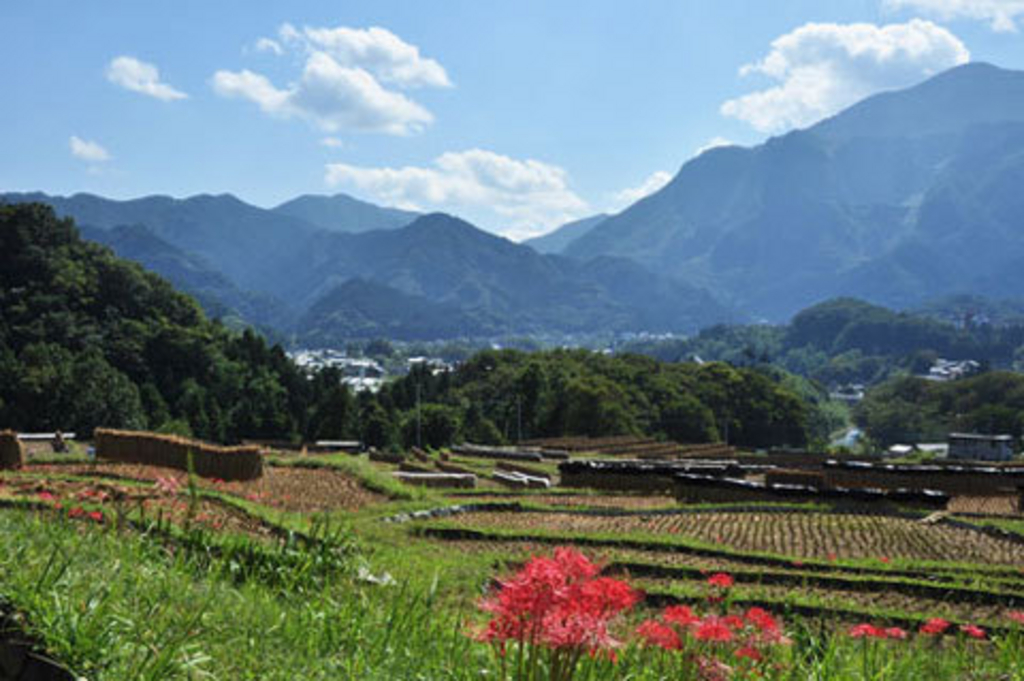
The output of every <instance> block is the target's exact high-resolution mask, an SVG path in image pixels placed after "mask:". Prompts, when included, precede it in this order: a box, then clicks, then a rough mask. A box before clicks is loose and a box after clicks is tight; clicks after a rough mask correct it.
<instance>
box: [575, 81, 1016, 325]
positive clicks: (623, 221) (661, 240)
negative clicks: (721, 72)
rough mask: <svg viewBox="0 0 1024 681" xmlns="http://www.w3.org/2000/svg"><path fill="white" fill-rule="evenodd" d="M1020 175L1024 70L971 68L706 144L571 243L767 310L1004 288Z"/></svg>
mask: <svg viewBox="0 0 1024 681" xmlns="http://www.w3.org/2000/svg"><path fill="white" fill-rule="evenodd" d="M1022 178H1024V73H1020V72H1013V71H1005V70H1002V69H998V68H996V67H993V66H989V65H984V64H970V65H967V66H964V67H959V68H956V69H952V70H950V71H947V72H945V73H943V74H940V75H938V76H936V77H934V78H932V79H931V80H929V81H926V82H925V83H922V84H921V85H918V86H916V87H913V88H909V89H907V90H903V91H897V92H889V93H883V94H880V95H876V96H874V97H870V98H868V99H866V100H864V101H862V102H860V103H859V104H856V105H854V106H853V107H850V108H849V109H847V110H846V111H844V112H841V113H839V114H837V115H836V116H834V117H832V118H830V119H827V120H825V121H822V122H821V123H819V124H818V125H816V126H813V127H811V128H809V129H807V130H801V131H795V132H791V133H788V134H786V135H783V136H781V137H777V138H773V139H770V140H768V141H767V142H766V143H764V144H762V145H759V146H756V147H753V148H741V147H726V148H716V149H711V150H709V151H707V152H705V153H704V154H702V155H700V156H699V157H697V158H695V159H693V160H691V161H689V162H688V163H686V164H685V165H684V166H683V167H682V169H681V170H680V171H679V173H678V174H677V175H676V177H675V178H674V179H673V180H672V181H671V182H670V183H669V184H668V185H667V186H666V187H665V188H663V189H662V190H660V191H659V192H657V193H655V194H654V195H652V196H649V197H647V198H645V199H643V200H641V201H639V202H638V203H636V204H634V205H633V206H631V207H630V208H628V209H626V210H625V211H623V212H622V213H620V214H618V215H615V216H612V217H610V218H608V219H607V220H605V221H603V222H602V223H601V224H599V225H598V226H597V227H595V228H594V229H593V230H591V231H590V232H589V233H587V234H585V235H584V236H582V237H580V238H579V239H577V240H575V241H573V242H572V243H571V244H570V245H569V246H568V247H567V248H566V251H565V252H566V254H568V255H571V256H574V257H581V258H592V257H594V256H597V255H601V254H607V255H617V256H623V257H628V258H632V259H635V260H637V261H638V262H640V263H641V264H643V265H645V266H647V267H649V268H650V269H652V270H653V271H655V272H658V273H661V274H664V275H668V276H676V277H679V278H681V279H683V280H685V281H689V282H691V283H693V284H695V285H698V286H701V287H706V288H708V289H709V290H711V291H713V292H715V293H716V294H718V295H721V296H723V297H724V298H725V299H726V300H728V301H730V302H731V303H733V304H734V305H735V306H736V307H738V308H740V309H742V310H744V311H747V312H750V313H753V314H757V315H765V316H768V317H770V318H774V319H782V318H785V317H788V316H789V315H790V314H792V313H793V312H795V311H796V310H798V309H800V308H801V307H804V306H806V305H807V304H810V303H813V302H815V301H817V300H821V299H823V298H826V297H829V296H835V295H857V296H862V297H865V298H868V299H870V300H873V301H875V302H879V303H883V304H887V305H894V306H906V305H912V304H915V303H919V302H921V301H922V300H924V299H927V298H931V297H935V296H937V295H944V294H948V293H952V292H958V291H968V292H977V293H984V294H986V295H996V296H1005V295H1012V294H1016V293H1017V292H1018V291H1019V290H1020V287H1021V286H1022V284H1020V283H1017V282H1015V281H1010V280H1008V279H1007V277H1006V276H1005V274H1006V273H1009V272H1010V271H1012V268H1013V263H1014V262H1017V261H1019V258H1020V257H1021V256H1022V255H1024V235H1022V234H1021V232H1020V230H1019V229H1014V226H1015V225H1016V224H1019V222H1020V219H1021V217H1022V216H1024V197H1022V196H1021V193H1020V192H1019V191H1017V190H1015V189H1014V187H1015V186H1020V179H1022ZM981 263H984V266H983V267H979V265H980V264H981Z"/></svg>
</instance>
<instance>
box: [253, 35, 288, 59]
mask: <svg viewBox="0 0 1024 681" xmlns="http://www.w3.org/2000/svg"><path fill="white" fill-rule="evenodd" d="M256 51H257V52H273V53H274V54H276V55H277V56H279V57H280V56H281V55H282V54H284V48H283V47H281V43H279V42H277V41H276V40H273V39H272V38H260V39H259V40H257V41H256Z"/></svg>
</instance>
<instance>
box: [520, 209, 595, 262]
mask: <svg viewBox="0 0 1024 681" xmlns="http://www.w3.org/2000/svg"><path fill="white" fill-rule="evenodd" d="M607 218H608V214H607V213H598V214H597V215H591V216H590V217H589V218H583V219H582V220H574V221H573V222H567V223H565V224H564V225H561V226H560V227H557V228H555V229H553V230H552V231H550V232H548V233H547V234H543V235H541V236H535V237H533V238H532V239H527V240H526V241H524V242H523V243H524V244H526V245H527V246H529V247H530V248H532V249H533V250H535V251H537V252H539V253H561V252H562V251H564V250H565V248H566V247H567V246H568V245H569V244H571V243H572V242H573V241H575V240H576V239H578V238H580V237H581V236H583V235H584V234H586V233H587V232H589V231H590V230H592V229H593V228H594V227H597V226H598V225H599V224H601V223H602V222H603V221H604V220H606V219H607Z"/></svg>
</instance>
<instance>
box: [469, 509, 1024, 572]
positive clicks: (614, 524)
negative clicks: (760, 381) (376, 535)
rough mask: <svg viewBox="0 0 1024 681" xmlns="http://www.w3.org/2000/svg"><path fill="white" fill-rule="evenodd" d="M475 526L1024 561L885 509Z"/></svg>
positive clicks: (479, 521) (842, 553)
mask: <svg viewBox="0 0 1024 681" xmlns="http://www.w3.org/2000/svg"><path fill="white" fill-rule="evenodd" d="M459 523H460V524H462V525H464V526H465V527H468V528H484V529H487V528H504V529H521V530H538V529H543V530H545V531H550V532H560V533H571V534H610V535H622V536H628V535H630V534H643V535H664V536H682V537H688V538H692V539H697V540H700V541H703V542H706V543H709V544H715V545H719V546H723V547H728V548H730V549H733V550H737V551H743V552H760V553H774V554H780V555H786V556H792V557H794V558H815V559H821V560H827V559H829V558H840V559H842V558H857V559H867V558H875V559H886V560H888V559H905V560H935V561H943V560H945V561H966V562H978V563H987V564H1002V565H1015V566H1024V546H1022V545H1020V544H1017V543H1014V542H1011V541H1008V540H1005V539H997V538H993V537H990V536H988V535H985V534H983V533H981V532H977V531H974V530H970V529H963V528H958V527H953V526H950V525H947V524H942V523H940V524H924V523H921V522H919V521H917V520H911V519H905V518H895V517H887V516H877V515H854V514H829V513H800V512H798V513H790V512H785V513H739V512H736V513H732V512H698V513H686V514H672V515H654V514H652V515H628V516H621V515H598V514H574V513H533V512H524V513H512V512H480V513H468V514H466V515H464V516H462V517H460V519H459Z"/></svg>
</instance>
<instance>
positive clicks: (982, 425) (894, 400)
mask: <svg viewBox="0 0 1024 681" xmlns="http://www.w3.org/2000/svg"><path fill="white" fill-rule="evenodd" d="M854 413H855V418H856V420H857V423H858V425H860V426H861V427H862V428H864V430H865V431H867V433H868V435H869V436H870V437H871V438H872V440H874V441H876V442H877V443H879V444H882V445H890V444H892V443H894V442H909V443H913V442H945V440H946V436H947V435H948V434H949V433H950V432H956V431H960V432H967V433H972V432H974V433H1001V434H1007V435H1012V436H1014V437H1015V438H1020V437H1021V436H1022V435H1024V376H1022V375H1020V374H1013V373H1009V372H1005V371H993V372H990V373H987V374H982V375H980V376H974V377H972V378H966V379H963V380H960V381H953V382H950V383H935V382H932V381H926V380H923V379H920V378H914V377H902V378H898V379H894V380H892V381H889V382H887V383H884V384H882V385H880V386H878V387H877V388H875V389H874V390H872V391H871V392H869V393H868V395H867V397H866V398H865V399H864V401H863V402H861V403H860V405H858V407H857V409H856V410H855V412H854Z"/></svg>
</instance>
